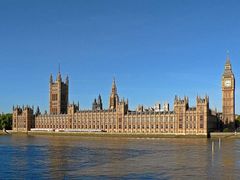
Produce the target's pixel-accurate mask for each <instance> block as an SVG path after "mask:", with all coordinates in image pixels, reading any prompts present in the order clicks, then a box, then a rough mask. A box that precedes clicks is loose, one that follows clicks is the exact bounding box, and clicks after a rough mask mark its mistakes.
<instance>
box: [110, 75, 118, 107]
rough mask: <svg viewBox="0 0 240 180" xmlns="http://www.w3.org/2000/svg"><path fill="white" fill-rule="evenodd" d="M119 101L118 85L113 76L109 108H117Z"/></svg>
mask: <svg viewBox="0 0 240 180" xmlns="http://www.w3.org/2000/svg"><path fill="white" fill-rule="evenodd" d="M118 102H119V97H118V94H117V86H116V82H115V78H113V83H112V92H111V95H110V99H109V109H111V110H115V109H116V106H117V104H118Z"/></svg>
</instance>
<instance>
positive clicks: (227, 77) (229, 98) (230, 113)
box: [222, 57, 235, 124]
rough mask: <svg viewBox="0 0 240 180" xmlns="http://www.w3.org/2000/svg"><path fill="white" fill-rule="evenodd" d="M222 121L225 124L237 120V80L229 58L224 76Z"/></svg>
mask: <svg viewBox="0 0 240 180" xmlns="http://www.w3.org/2000/svg"><path fill="white" fill-rule="evenodd" d="M222 120H223V123H224V124H229V123H231V122H234V120H235V78H234V74H233V72H232V66H231V63H230V59H229V57H227V61H226V64H225V68H224V73H223V75H222Z"/></svg>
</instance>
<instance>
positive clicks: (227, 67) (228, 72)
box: [224, 54, 233, 75]
mask: <svg viewBox="0 0 240 180" xmlns="http://www.w3.org/2000/svg"><path fill="white" fill-rule="evenodd" d="M232 74H233V73H232V65H231V62H230V57H229V54H227V59H226V63H225V67H224V75H232Z"/></svg>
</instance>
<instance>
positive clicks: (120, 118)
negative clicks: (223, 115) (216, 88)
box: [13, 73, 217, 135]
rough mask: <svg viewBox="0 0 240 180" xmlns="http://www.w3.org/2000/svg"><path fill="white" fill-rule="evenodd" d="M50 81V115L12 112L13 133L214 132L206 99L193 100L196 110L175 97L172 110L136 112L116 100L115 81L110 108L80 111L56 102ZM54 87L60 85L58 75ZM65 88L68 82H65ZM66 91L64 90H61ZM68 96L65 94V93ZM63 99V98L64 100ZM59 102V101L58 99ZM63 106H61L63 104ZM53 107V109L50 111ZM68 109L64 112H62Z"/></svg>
mask: <svg viewBox="0 0 240 180" xmlns="http://www.w3.org/2000/svg"><path fill="white" fill-rule="evenodd" d="M52 84H53V82H52V76H51V78H50V114H44V115H41V114H40V113H39V112H38V113H37V114H34V112H33V109H32V108H30V107H27V108H23V109H22V108H20V107H16V108H14V109H13V130H15V131H30V130H31V129H32V130H34V129H35V130H65V131H67V130H71V131H103V132H108V133H157V134H174V135H178V134H179V135H207V134H208V133H209V132H210V131H212V130H214V129H216V125H217V123H216V121H217V118H216V116H215V115H213V114H212V112H211V110H210V109H209V98H208V97H207V96H206V97H204V98H200V97H197V98H196V107H189V100H188V98H187V97H184V98H183V99H180V98H179V97H175V100H174V110H173V111H164V112H156V111H148V112H138V111H130V110H129V109H128V100H126V101H125V100H124V99H123V100H121V101H119V97H118V94H117V88H116V84H115V80H114V81H113V84H112V91H111V95H110V98H109V109H108V110H102V109H101V108H96V109H93V110H80V109H79V105H75V104H74V103H73V104H71V105H68V106H67V108H66V107H65V106H66V104H65V103H66V101H67V99H65V100H64V101H60V103H59V102H56V103H53V102H55V101H56V98H52V96H53V95H54V94H57V97H61V96H63V95H61V93H63V91H59V89H61V86H59V85H58V86H57V85H56V87H55V88H54V90H52V88H53V87H52ZM56 84H63V83H62V82H61V76H60V73H59V75H58V78H57V82H56ZM66 84H67V85H68V79H67V81H66ZM53 92H55V93H53ZM64 92H66V91H64ZM65 97H68V94H65ZM63 99H64V98H63ZM57 100H58V98H57ZM62 103H63V104H64V105H63V104H62ZM53 108H56V109H57V110H56V111H55V109H54V110H53ZM66 110H67V112H65V111H66Z"/></svg>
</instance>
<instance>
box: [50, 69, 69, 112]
mask: <svg viewBox="0 0 240 180" xmlns="http://www.w3.org/2000/svg"><path fill="white" fill-rule="evenodd" d="M49 86H50V87H49V88H50V91H49V101H50V102H49V111H50V114H66V113H67V107H68V87H69V79H68V76H67V77H66V80H65V82H63V81H62V77H61V73H60V70H59V72H58V75H57V80H56V81H55V82H53V77H52V74H51V75H50V82H49Z"/></svg>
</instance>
